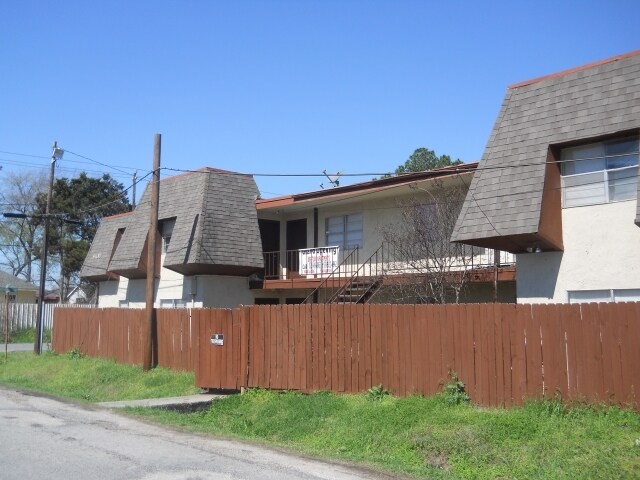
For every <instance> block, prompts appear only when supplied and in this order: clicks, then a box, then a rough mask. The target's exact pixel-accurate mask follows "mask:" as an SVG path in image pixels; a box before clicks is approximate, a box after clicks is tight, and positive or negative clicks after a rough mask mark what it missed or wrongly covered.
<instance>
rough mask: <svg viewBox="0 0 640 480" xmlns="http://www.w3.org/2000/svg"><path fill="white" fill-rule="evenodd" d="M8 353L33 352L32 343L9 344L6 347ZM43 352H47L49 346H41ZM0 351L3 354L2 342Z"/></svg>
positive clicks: (46, 344) (45, 344)
mask: <svg viewBox="0 0 640 480" xmlns="http://www.w3.org/2000/svg"><path fill="white" fill-rule="evenodd" d="M7 347H8V348H7V351H8V352H33V343H10V344H8V345H7ZM42 349H43V350H49V344H48V343H43V344H42ZM0 350H1V351H2V352H3V353H4V341H3V342H2V344H1V346H0Z"/></svg>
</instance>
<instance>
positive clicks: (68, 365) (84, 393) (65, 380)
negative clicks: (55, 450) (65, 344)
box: [0, 352, 199, 402]
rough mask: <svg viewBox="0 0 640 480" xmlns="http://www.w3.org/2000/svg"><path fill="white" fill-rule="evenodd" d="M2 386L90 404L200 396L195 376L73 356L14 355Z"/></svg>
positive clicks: (1, 368) (4, 367)
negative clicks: (145, 369)
mask: <svg viewBox="0 0 640 480" xmlns="http://www.w3.org/2000/svg"><path fill="white" fill-rule="evenodd" d="M0 384H4V385H10V386H15V387H22V388H28V389H32V390H37V391H39V392H45V393H50V394H53V395H59V396H62V397H67V398H73V399H77V400H84V401H89V402H106V401H114V400H134V399H141V398H156V397H170V396H177V395H190V394H193V393H197V392H198V391H199V389H197V388H196V387H195V386H194V384H195V382H194V375H193V373H186V372H172V371H170V370H167V369H164V368H156V369H153V370H152V371H150V372H146V373H145V372H143V371H142V367H140V366H133V365H122V364H118V363H115V362H113V361H111V360H106V359H100V358H90V357H78V356H73V355H71V354H64V355H57V354H54V353H44V354H43V355H41V356H37V355H34V354H33V353H31V352H15V353H10V354H9V356H8V359H7V360H6V361H5V360H4V356H3V357H2V360H0Z"/></svg>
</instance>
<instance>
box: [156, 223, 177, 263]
mask: <svg viewBox="0 0 640 480" xmlns="http://www.w3.org/2000/svg"><path fill="white" fill-rule="evenodd" d="M175 224H176V220H175V218H174V219H171V220H164V221H162V223H161V225H160V232H161V235H162V254H163V255H164V254H165V253H167V250H168V249H169V244H170V243H171V234H172V233H173V227H174V226H175Z"/></svg>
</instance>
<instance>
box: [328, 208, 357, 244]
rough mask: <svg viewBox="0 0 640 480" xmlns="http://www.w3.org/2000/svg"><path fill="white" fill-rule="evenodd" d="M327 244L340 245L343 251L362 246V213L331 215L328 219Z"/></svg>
mask: <svg viewBox="0 0 640 480" xmlns="http://www.w3.org/2000/svg"><path fill="white" fill-rule="evenodd" d="M325 240H326V246H327V247H333V246H338V247H340V248H342V250H343V251H346V250H350V249H352V248H355V247H359V248H362V246H363V239H362V214H361V213H354V214H352V215H341V216H339V217H329V218H327V220H326V239H325Z"/></svg>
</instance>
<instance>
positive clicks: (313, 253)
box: [299, 247, 340, 275]
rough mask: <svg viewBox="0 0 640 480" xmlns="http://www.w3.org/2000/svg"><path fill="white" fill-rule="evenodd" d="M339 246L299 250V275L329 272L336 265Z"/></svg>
mask: <svg viewBox="0 0 640 480" xmlns="http://www.w3.org/2000/svg"><path fill="white" fill-rule="evenodd" d="M338 253H340V247H319V248H305V249H303V250H300V253H299V260H300V275H316V274H321V273H331V272H333V271H334V270H335V269H336V267H337V266H338Z"/></svg>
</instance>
